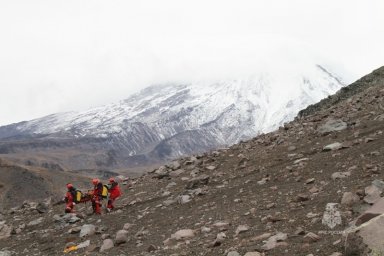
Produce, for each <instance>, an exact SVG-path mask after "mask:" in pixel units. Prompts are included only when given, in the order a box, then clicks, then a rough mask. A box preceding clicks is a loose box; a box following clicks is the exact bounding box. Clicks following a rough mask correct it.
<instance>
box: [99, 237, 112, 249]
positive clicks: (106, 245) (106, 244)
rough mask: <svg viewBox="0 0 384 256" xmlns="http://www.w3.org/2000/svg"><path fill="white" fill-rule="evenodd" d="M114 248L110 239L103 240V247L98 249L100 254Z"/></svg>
mask: <svg viewBox="0 0 384 256" xmlns="http://www.w3.org/2000/svg"><path fill="white" fill-rule="evenodd" d="M114 246H115V245H114V244H113V240H112V239H105V240H104V241H103V245H102V246H101V248H100V252H103V251H106V250H109V249H111V248H113V247H114Z"/></svg>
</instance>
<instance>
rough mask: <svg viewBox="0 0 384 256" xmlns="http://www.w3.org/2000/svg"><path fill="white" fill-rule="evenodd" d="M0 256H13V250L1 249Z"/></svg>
mask: <svg viewBox="0 0 384 256" xmlns="http://www.w3.org/2000/svg"><path fill="white" fill-rule="evenodd" d="M0 256H12V252H11V251H7V250H5V251H0Z"/></svg>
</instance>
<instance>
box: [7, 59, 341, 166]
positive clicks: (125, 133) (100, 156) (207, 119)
mask: <svg viewBox="0 0 384 256" xmlns="http://www.w3.org/2000/svg"><path fill="white" fill-rule="evenodd" d="M342 86H343V83H342V82H341V80H340V79H339V78H338V76H337V75H335V74H332V73H331V72H330V71H328V70H327V69H326V68H324V67H323V66H321V65H317V64H313V65H312V66H309V67H308V68H306V69H305V70H301V69H295V68H289V69H287V72H282V73H274V72H272V71H271V72H267V71H265V72H261V71H260V72H258V73H255V74H254V75H249V76H246V77H243V78H241V79H226V80H217V81H197V82H193V83H178V84H175V83H170V84H162V85H154V86H150V87H148V88H146V89H144V90H142V91H141V92H139V93H137V94H135V95H132V96H130V97H128V98H127V99H125V100H122V101H120V102H118V103H112V104H109V105H105V106H101V107H97V108H92V109H89V110H87V111H82V112H67V113H56V114H52V115H49V116H45V117H42V118H38V119H35V120H30V121H25V122H20V123H16V124H11V125H7V126H3V127H0V155H1V156H2V157H6V158H10V159H12V160H15V159H16V160H17V161H18V162H19V163H22V164H28V165H36V166H43V165H48V166H52V165H54V166H56V165H59V166H60V168H63V169H65V168H69V169H74V170H82V169H92V168H95V169H119V168H133V167H137V166H148V165H150V164H156V163H160V162H164V161H167V160H169V159H174V158H176V157H179V156H182V155H187V154H192V153H198V152H204V151H207V150H210V149H214V148H219V147H227V146H229V145H232V144H234V143H237V142H239V141H241V140H246V139H249V138H252V137H254V136H256V135H258V134H261V133H265V132H269V131H272V130H274V129H276V128H278V127H279V126H280V125H282V124H283V123H285V122H287V121H291V120H292V119H293V118H294V117H295V115H296V114H297V113H298V112H299V111H300V110H301V109H303V108H305V107H307V106H308V105H310V104H312V103H315V102H317V101H319V100H321V99H323V98H325V97H327V96H328V95H330V94H333V93H335V92H336V91H337V90H339V89H340V88H341V87H342Z"/></svg>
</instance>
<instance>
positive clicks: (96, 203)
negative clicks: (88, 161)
mask: <svg viewBox="0 0 384 256" xmlns="http://www.w3.org/2000/svg"><path fill="white" fill-rule="evenodd" d="M92 183H93V185H94V187H93V195H92V200H91V201H92V208H93V213H96V214H101V201H102V200H103V188H104V186H103V183H101V182H100V180H99V179H93V180H92Z"/></svg>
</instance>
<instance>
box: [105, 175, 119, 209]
mask: <svg viewBox="0 0 384 256" xmlns="http://www.w3.org/2000/svg"><path fill="white" fill-rule="evenodd" d="M108 192H109V199H108V204H107V211H108V212H110V211H112V210H113V208H115V206H114V205H113V203H114V202H115V200H116V199H117V198H118V197H119V196H121V190H120V186H119V183H117V182H116V181H115V179H114V178H109V185H108Z"/></svg>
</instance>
